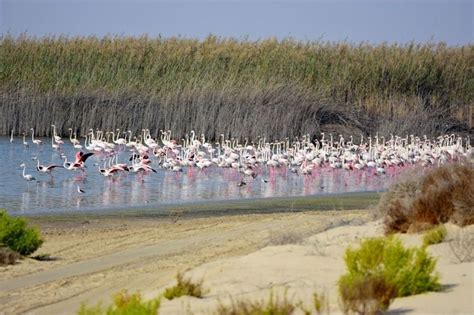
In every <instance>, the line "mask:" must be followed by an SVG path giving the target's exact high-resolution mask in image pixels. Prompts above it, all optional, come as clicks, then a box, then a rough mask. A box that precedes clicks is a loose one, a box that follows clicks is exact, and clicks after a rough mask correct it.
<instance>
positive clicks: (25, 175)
mask: <svg viewBox="0 0 474 315" xmlns="http://www.w3.org/2000/svg"><path fill="white" fill-rule="evenodd" d="M20 167H23V178H24V179H25V180H26V181H28V182H31V181H32V180H36V179H35V177H34V176H33V175H31V174H25V169H26V165H25V163H21V164H20Z"/></svg>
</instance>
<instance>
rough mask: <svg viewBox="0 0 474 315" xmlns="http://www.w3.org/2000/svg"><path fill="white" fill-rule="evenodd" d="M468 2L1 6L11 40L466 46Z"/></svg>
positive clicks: (78, 1) (136, 1)
mask: <svg viewBox="0 0 474 315" xmlns="http://www.w3.org/2000/svg"><path fill="white" fill-rule="evenodd" d="M473 3H474V0H352V1H349V0H332V1H330V0H324V1H323V0H320V1H318V0H313V1H310V0H306V1H305V0H293V1H289V0H287V1H281V0H279V1H271V0H253V1H252V0H241V1H235V0H221V1H209V0H207V1H204V0H174V1H173V0H168V1H163V0H161V1H160V0H155V1H152V0H118V1H112V0H0V33H2V34H6V33H10V34H12V35H14V36H17V35H18V34H21V33H24V32H26V33H27V34H29V35H32V36H39V37H41V36H47V35H67V36H78V35H80V36H89V35H96V36H104V35H119V36H138V35H143V34H148V35H149V36H151V37H155V36H162V37H171V36H181V37H186V38H199V39H202V38H205V37H206V36H208V35H209V34H215V35H218V36H221V37H234V38H238V39H244V38H248V39H251V40H258V39H264V38H268V37H276V38H279V39H282V38H286V37H292V38H295V39H298V40H303V41H308V40H309V41H311V40H324V41H347V42H353V43H358V42H368V43H382V42H387V43H394V42H398V43H407V42H415V43H424V42H428V41H431V42H439V41H444V42H446V43H447V44H448V45H452V46H455V45H464V44H468V43H473V32H474V31H473V30H474V22H473V15H474V5H473Z"/></svg>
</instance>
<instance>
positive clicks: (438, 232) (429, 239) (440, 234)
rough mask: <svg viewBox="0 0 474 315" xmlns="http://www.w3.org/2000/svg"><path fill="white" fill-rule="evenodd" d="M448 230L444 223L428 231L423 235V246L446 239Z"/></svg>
mask: <svg viewBox="0 0 474 315" xmlns="http://www.w3.org/2000/svg"><path fill="white" fill-rule="evenodd" d="M447 233H448V232H447V230H446V227H445V226H444V225H439V226H437V227H435V228H433V229H431V230H429V231H426V233H425V235H424V236H423V246H429V245H434V244H439V243H442V242H443V241H444V239H445V238H446V235H447Z"/></svg>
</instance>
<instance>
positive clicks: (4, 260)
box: [0, 247, 21, 266]
mask: <svg viewBox="0 0 474 315" xmlns="http://www.w3.org/2000/svg"><path fill="white" fill-rule="evenodd" d="M20 257H21V256H20V254H18V253H17V252H15V251H13V250H11V249H9V248H8V247H0V266H2V265H14V264H15V263H16V261H17V260H18V259H20Z"/></svg>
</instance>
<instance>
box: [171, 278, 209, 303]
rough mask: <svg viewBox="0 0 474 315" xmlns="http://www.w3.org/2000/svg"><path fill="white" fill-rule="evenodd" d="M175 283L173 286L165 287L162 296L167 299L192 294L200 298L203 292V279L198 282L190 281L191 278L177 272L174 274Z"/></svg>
mask: <svg viewBox="0 0 474 315" xmlns="http://www.w3.org/2000/svg"><path fill="white" fill-rule="evenodd" d="M176 280H177V282H178V283H177V284H176V285H175V286H173V287H170V288H167V289H166V290H165V293H164V297H165V298H167V299H168V300H172V299H174V298H179V297H180V296H183V295H189V296H194V297H197V298H201V297H202V296H203V294H204V290H203V287H202V283H203V280H201V281H199V282H192V281H191V279H185V278H184V276H183V274H182V273H180V272H178V274H177V275H176Z"/></svg>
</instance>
